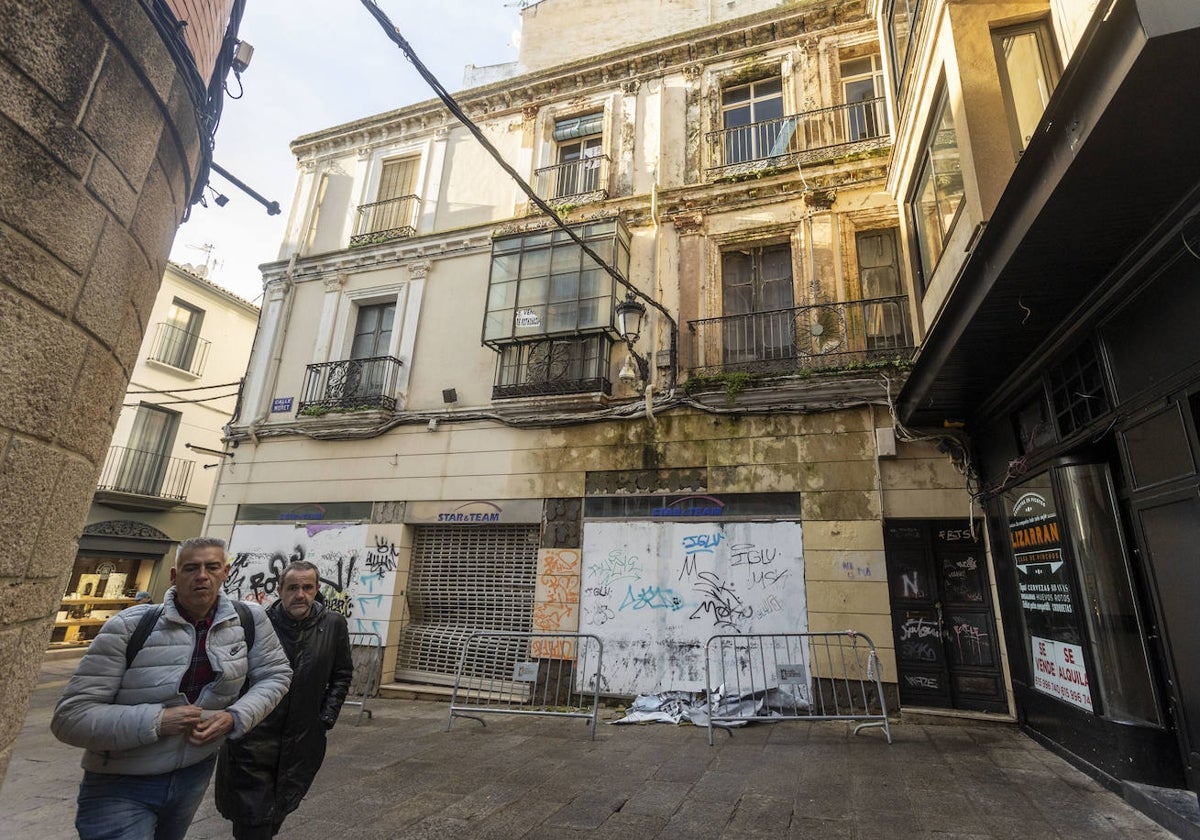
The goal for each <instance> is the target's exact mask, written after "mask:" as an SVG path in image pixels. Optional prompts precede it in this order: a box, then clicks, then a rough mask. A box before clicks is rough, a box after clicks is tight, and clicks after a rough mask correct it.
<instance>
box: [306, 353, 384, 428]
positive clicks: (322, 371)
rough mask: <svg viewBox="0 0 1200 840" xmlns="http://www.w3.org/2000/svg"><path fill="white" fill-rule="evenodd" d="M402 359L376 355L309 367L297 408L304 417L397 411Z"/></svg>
mask: <svg viewBox="0 0 1200 840" xmlns="http://www.w3.org/2000/svg"><path fill="white" fill-rule="evenodd" d="M400 365H401V362H400V360H399V359H396V358H393V357H391V356H375V357H374V358H370V359H346V360H345V361H341V362H322V363H320V364H315V365H309V366H308V370H307V371H306V372H305V374H304V389H303V392H302V396H301V397H300V404H299V406H297V413H299V414H301V415H310V416H311V415H319V414H325V413H327V412H331V411H335V412H344V411H359V410H367V409H385V410H387V411H393V410H395V408H396V396H395V394H396V382H397V380H398V379H399V377H400Z"/></svg>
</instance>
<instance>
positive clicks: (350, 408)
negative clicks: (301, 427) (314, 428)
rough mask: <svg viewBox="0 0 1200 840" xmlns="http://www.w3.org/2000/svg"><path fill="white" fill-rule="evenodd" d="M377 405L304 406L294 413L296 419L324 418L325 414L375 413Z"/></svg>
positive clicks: (377, 408)
mask: <svg viewBox="0 0 1200 840" xmlns="http://www.w3.org/2000/svg"><path fill="white" fill-rule="evenodd" d="M377 410H379V406H377V405H339V406H327V405H306V406H305V407H304V408H302V409H300V410H299V411H297V412H296V416H297V417H324V416H325V415H326V414H353V413H355V412H358V411H377Z"/></svg>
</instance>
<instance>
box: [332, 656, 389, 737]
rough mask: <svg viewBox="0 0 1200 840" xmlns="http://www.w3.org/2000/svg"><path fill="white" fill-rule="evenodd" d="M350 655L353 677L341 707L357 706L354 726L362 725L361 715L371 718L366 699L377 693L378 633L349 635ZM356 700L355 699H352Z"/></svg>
mask: <svg viewBox="0 0 1200 840" xmlns="http://www.w3.org/2000/svg"><path fill="white" fill-rule="evenodd" d="M350 655H351V656H352V657H353V659H354V676H353V678H351V680H350V691H349V693H347V695H346V698H347V699H346V702H345V703H343V704H342V705H343V706H358V717H357V718H355V720H354V725H355V726H358V725H359V724H360V723H362V719H363V715H366V716H367V717H370V716H371V710H370V709H368V708H367V698H368V697H374V696H375V695H376V694H377V693H378V692H379V677H380V669H381V668H382V666H383V640H382V639H381V638H379V634H378V633H351V634H350ZM353 698H357V699H353Z"/></svg>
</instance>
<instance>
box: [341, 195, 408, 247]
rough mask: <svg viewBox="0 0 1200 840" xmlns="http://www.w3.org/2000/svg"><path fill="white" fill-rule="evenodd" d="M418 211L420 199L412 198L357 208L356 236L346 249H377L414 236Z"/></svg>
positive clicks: (375, 202)
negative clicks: (379, 245)
mask: <svg viewBox="0 0 1200 840" xmlns="http://www.w3.org/2000/svg"><path fill="white" fill-rule="evenodd" d="M420 208H421V199H420V198H418V197H417V196H415V195H402V196H399V197H397V198H386V199H384V200H383V201H374V202H371V203H370V204H360V205H358V224H357V226H356V228H355V230H356V231H357V232H356V233H355V234H354V235H353V236H351V237H350V247H351V248H357V247H359V246H361V245H377V244H379V243H380V242H390V241H392V240H393V239H407V238H408V237H410V236H413V235H415V234H416V232H417V212H418V211H419V210H420Z"/></svg>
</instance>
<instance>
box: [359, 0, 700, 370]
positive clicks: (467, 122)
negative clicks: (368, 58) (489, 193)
mask: <svg viewBox="0 0 1200 840" xmlns="http://www.w3.org/2000/svg"><path fill="white" fill-rule="evenodd" d="M361 1H362V4H363V6H365V7H366V9H367V11H368V12H370V13H371V16H372V17H374V18H375V20H376V21H377V22H378V23H379V26H380V28H381V29H383V31H384V34H386V35H387V36H388V38H389V39H390V40H391V41H392V43H394V44H395V45H396V46H398V47H399V48H400V50H401V52H403V53H404V57H405V58H407V59H408V61H409V63H411V64H412V66H413V68H414V69H415V70H416V71H417V73H418V74H420V76H421V78H422V79H424V80H425V82H426V83H427V84H428V85H429V86H430V88H432V89H433V92H434V94H435V95H436V96H437V98H438V99H440V100H441V102H442V104H443V105H445V106H446V110H448V111H449V112H450V113H451V114H452V115H453V116H454V117H455V118H456V119H457V120H458V121H459V122H460V123H462V124H463V127H464V128H466V129H467V131H469V132H471V134H472V135H473V136H474V137H475V139H476V140H478V141H479V143H480V145H482V146H483V149H484V151H486V152H487V153H488V154H489V155H490V156H491V157H492V159H493V160H495V161H496V163H497V164H498V165H499V166H500V168H501V169H503V170H504V171H505V173H507V174H508V176H509V177H510V178H512V179H513V181H514V182H515V183H516V184H517V186H518V187H520V189H521V191H522V192H523V193H525V195H526V196H527V197H528V198H529V200H530V201H531V202H533V204H534V206H536V207H537V208H538V209H539V210H541V211H542V212H543V213H545V214H546V216H547V217H548V218H549V219H550V221H552V222H553V223H554V224H555V226H556V227H558V229H559V230H561V231H563V232H564V233H565V234H566V235H567V236H568V237H569V238H570V239H571V241H573V242H574V243H575V244H576V245H578V246H579V247H580V248H581V249H582V250H583V252H584V253H585V254H587V255H588V257H590V258H591V259H592V260H593V261H594V262H595V263H596V265H598V266H600V267H601V268H602V269H604V271H605V272H606V273H607V274H608V275H609V276H610V277H611V278H612V279H613V280H615V281H616V282H617V284H618V285H620V286H622V287H624V288H625V290H626V291H628V292H629V293H630V294H631V295H633V296H634V297H638V298H640V299H642V300H644V301H645V302H646V303H648V304H649V305H650V306H652V307H653V308H655V309H657V310H658V311H659V312H661V313H662V315H663V317H664V318H666V319H667V323H668V324H669V325H670V327H671V348H670V351H671V379H670V387H671V389H674V387H675V363H676V358H675V354H676V353H677V352H678V333H679V326H678V324H676V322H675V319H674V317H672V315H671V313H670V312H668V311H667V308H666V307H665V306H663V305H662V304H661V303H659V302H658V301H657V300H655V299H654V298H653V297H651V296H649V295H647V294H646V293H645V292H643V291H642V290H641V289H639V288H638V287H637V286H635V285H633V284H632V283H630V282H629V280H627V279H626V278H625V277H624V276H623V275H622V274H621V272H620V271H618V270H617V269H616V268H615V267H614V266H613V265H611V264H610V263H609V262H608V261H607V260H605V259H604V258H602V257H601V256H600V255H599V254H597V253H596V252H595V251H594V250H592V248H591V246H590V245H588V244H587V243H586V242H584V240H583V238H582V237H580V236H579V234H578V233H576V232H575V231H574V230H573V229H572V228H571V226H570V225H568V224H567V223H566V222H565V221H563V219H562V217H561V216H559V215H558V213H557V211H555V210H554V208H553V207H551V206H550V205H549V204H547V203H546V201H545V200H543V199H542V198H541V196H539V195H538V194H537V192H536V191H535V190H534V189H533V187H531V186H530V185H529V183H528V182H527V181H526V180H525V179H524V178H523V177H522V176H521V174H520V173H519V172H517V170H515V169H513V167H512V166H511V165H509V163H508V162H507V161H506V160H505V159H504V156H503V155H502V154H500V150H499V149H497V148H496V147H495V146H494V145H492V142H491V141H490V140H488V139H487V137H486V136H485V135H484V133H483V131H482V130H481V129H480V128H479V126H478V125H476V124H475V121H474V120H472V119H471V118H470V117H469V116H467V114H466V112H464V111H463V109H462V107H461V106H460V105H459V104H458V102H457V101H456V100H455V99H454V97H453V96H452V95H451V94H450V92H449V91H448V90H446V88H445V87H444V86H443V85H442V83H441V82H440V81H438V79H437V77H436V76H434V75H433V73H432V72H431V71H430V70H429V68H428V67H426V66H425V65H424V63H423V62H422V61H421V59H420V58H418V57H417V54H416V51H415V50H413V48H412V45H411V44H409V43H408V41H407V39H405V37H404V36H403V35H401V34H400V30H399V29H398V28H397V27H396V25H395V24H394V23H392V21H391V19H389V18H388V16H387V14H386V13H385V12H384V11H383V10H382V9H380V8H379V6H378V5H377V4H376V3H375V2H374V0H361Z"/></svg>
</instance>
